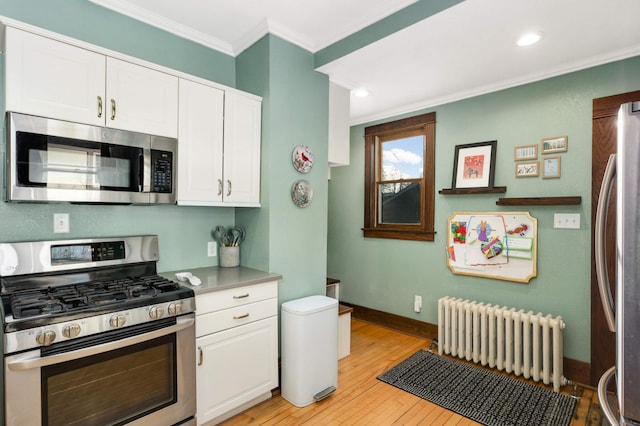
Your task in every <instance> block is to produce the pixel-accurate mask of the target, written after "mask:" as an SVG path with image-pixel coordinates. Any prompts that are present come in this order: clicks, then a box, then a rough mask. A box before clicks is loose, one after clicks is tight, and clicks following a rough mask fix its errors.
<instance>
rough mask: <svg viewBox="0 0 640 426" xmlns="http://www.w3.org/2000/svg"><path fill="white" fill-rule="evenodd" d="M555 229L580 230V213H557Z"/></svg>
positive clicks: (554, 216) (554, 221)
mask: <svg viewBox="0 0 640 426" xmlns="http://www.w3.org/2000/svg"><path fill="white" fill-rule="evenodd" d="M553 227H554V228H557V229H580V213H575V214H574V213H555V214H554V215H553Z"/></svg>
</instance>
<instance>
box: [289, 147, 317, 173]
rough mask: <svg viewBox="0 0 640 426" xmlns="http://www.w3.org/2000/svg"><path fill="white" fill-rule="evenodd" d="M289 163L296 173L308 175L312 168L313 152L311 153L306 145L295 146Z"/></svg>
mask: <svg viewBox="0 0 640 426" xmlns="http://www.w3.org/2000/svg"><path fill="white" fill-rule="evenodd" d="M291 161H292V162H293V167H295V169H296V170H297V171H299V172H300V173H309V170H311V167H313V152H311V148H309V147H308V146H306V145H298V146H296V147H295V148H294V150H293V154H292V155H291Z"/></svg>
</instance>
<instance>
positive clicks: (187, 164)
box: [177, 79, 224, 205]
mask: <svg viewBox="0 0 640 426" xmlns="http://www.w3.org/2000/svg"><path fill="white" fill-rule="evenodd" d="M223 115H224V92H223V91H222V90H219V89H216V88H213V87H210V86H205V85H203V84H199V83H195V82H193V81H189V80H184V79H180V101H179V114H178V116H179V121H178V195H177V198H178V204H183V205H211V204H215V203H220V202H222V142H223V141H222V137H223V134H222V131H223Z"/></svg>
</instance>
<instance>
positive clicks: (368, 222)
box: [363, 112, 436, 241]
mask: <svg viewBox="0 0 640 426" xmlns="http://www.w3.org/2000/svg"><path fill="white" fill-rule="evenodd" d="M364 138H365V168H364V174H365V181H364V186H365V201H364V202H365V206H364V211H365V213H364V215H365V216H364V229H363V231H364V236H365V237H371V238H392V239H398V240H419V241H433V239H434V235H435V231H434V229H433V211H434V207H433V203H434V187H435V185H434V180H435V142H436V141H435V139H436V113H435V112H431V113H428V114H423V115H419V116H416V117H410V118H405V119H402V120H397V121H393V122H390V123H384V124H379V125H376V126H371V127H367V128H365V129H364Z"/></svg>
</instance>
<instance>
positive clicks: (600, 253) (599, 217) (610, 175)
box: [595, 154, 616, 332]
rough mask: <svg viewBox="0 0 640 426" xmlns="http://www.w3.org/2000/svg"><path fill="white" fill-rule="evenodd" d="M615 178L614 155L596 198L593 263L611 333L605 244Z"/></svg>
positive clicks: (613, 323) (613, 321)
mask: <svg viewBox="0 0 640 426" xmlns="http://www.w3.org/2000/svg"><path fill="white" fill-rule="evenodd" d="M615 178H616V154H611V155H610V156H609V161H608V162H607V168H606V169H605V171H604V177H603V178H602V186H601V187H600V195H599V196H598V207H597V208H596V224H595V225H596V229H595V240H596V241H595V261H596V278H597V280H598V290H599V291H600V299H601V300H602V308H603V310H604V316H605V318H606V320H607V325H608V327H609V330H610V331H612V332H615V331H616V319H615V314H614V310H613V305H614V303H613V296H612V295H611V286H610V284H609V271H608V268H607V253H606V245H605V244H606V242H607V238H606V235H607V210H608V209H609V199H610V197H611V190H612V188H613V184H614V182H615Z"/></svg>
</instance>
